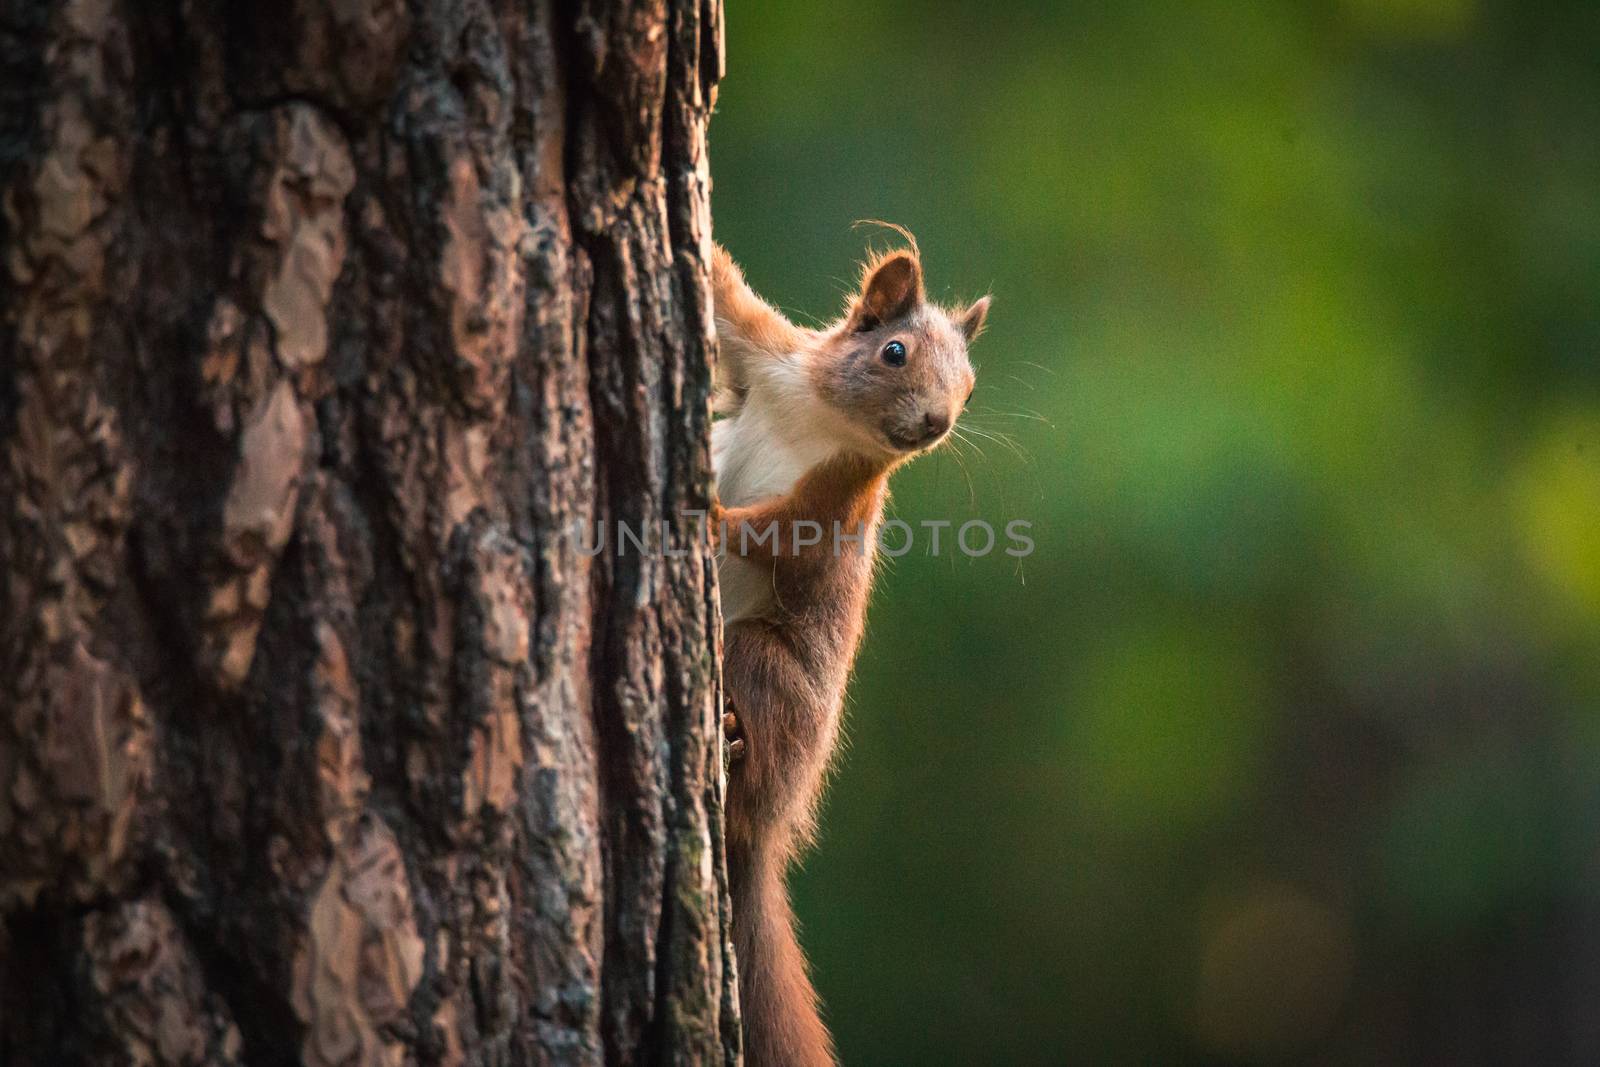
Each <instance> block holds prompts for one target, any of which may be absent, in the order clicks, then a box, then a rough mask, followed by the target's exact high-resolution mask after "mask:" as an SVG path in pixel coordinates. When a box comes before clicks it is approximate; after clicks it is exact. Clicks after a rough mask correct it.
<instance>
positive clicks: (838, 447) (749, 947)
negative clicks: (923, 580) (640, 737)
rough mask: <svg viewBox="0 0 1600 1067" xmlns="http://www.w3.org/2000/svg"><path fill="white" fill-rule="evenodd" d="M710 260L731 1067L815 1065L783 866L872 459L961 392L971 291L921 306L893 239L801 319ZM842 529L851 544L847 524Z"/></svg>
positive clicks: (826, 688) (886, 470)
mask: <svg viewBox="0 0 1600 1067" xmlns="http://www.w3.org/2000/svg"><path fill="white" fill-rule="evenodd" d="M712 266H713V271H712V278H713V288H714V296H715V302H716V316H717V337H718V340H719V342H720V348H721V353H722V361H721V366H720V368H719V376H718V378H719V407H720V408H721V409H722V410H724V411H727V412H730V413H731V417H730V418H727V419H724V420H722V421H720V422H718V423H717V424H716V426H715V428H714V430H713V438H714V440H713V453H714V456H715V460H716V467H717V475H718V493H719V504H718V506H717V509H716V512H715V513H714V516H713V517H714V519H715V520H716V521H717V528H718V534H719V537H720V542H721V547H722V552H723V562H722V573H723V585H724V593H723V601H724V614H725V616H726V619H727V630H726V635H725V642H724V669H723V679H724V686H725V690H726V695H727V699H728V702H729V705H730V707H731V708H732V709H733V710H734V712H735V713H736V714H737V730H738V732H739V734H740V742H741V743H739V744H738V750H739V751H740V758H739V759H738V760H737V761H736V762H734V763H733V765H732V766H731V768H730V770H729V776H728V797H727V806H728V814H727V845H728V863H729V871H730V877H731V882H732V889H733V921H734V941H735V948H736V950H737V953H738V961H739V994H740V1000H741V1008H742V1011H743V1014H744V1022H745V1057H746V1062H747V1063H749V1064H750V1065H751V1067H827V1065H830V1064H833V1063H834V1062H835V1057H834V1052H833V1044H832V1040H831V1039H830V1037H829V1035H828V1031H827V1029H826V1028H825V1027H824V1026H823V1024H822V1020H821V1017H820V1015H819V1012H818V1005H817V997H816V993H815V991H814V990H813V988H812V985H811V981H810V979H809V978H808V976H807V974H806V965H805V959H804V957H803V955H802V954H801V951H800V946H799V944H798V942H797V941H796V938H795V932H794V917H793V914H792V912H791V911H790V908H789V902H788V897H787V891H786V889H785V886H784V876H785V872H786V871H787V869H788V867H789V865H790V864H791V862H792V861H793V860H794V858H795V857H796V855H797V854H798V852H799V851H800V850H801V849H802V848H803V847H804V846H805V844H806V843H807V842H808V841H809V840H810V837H811V835H812V832H813V823H814V818H815V807H816V801H817V797H818V795H819V793H820V792H821V788H822V781H823V776H824V773H825V771H826V769H827V765H828V760H829V757H830V755H831V754H832V751H833V748H834V743H835V740H836V738H837V736H838V731H839V713H840V708H841V706H842V704H843V700H844V691H845V683H846V680H847V678H848V676H849V672H850V666H851V663H852V661H853V660H854V658H855V653H856V646H857V645H858V644H859V642H860V639H861V634H862V628H863V623H864V619H865V615H866V606H867V594H868V590H869V588H870V585H871V580H872V562H873V561H872V550H871V541H870V538H871V536H872V534H874V533H875V532H876V529H877V527H878V524H879V522H880V520H881V518H882V514H883V505H884V501H885V499H886V497H887V492H888V478H889V474H890V472H891V471H892V470H893V469H894V468H895V467H897V466H899V465H900V464H902V463H904V462H906V461H907V460H908V459H910V458H911V457H912V456H914V455H916V454H918V453H920V452H922V451H925V450H927V449H928V448H931V447H933V446H934V445H936V444H937V443H938V442H939V441H940V440H942V438H943V436H944V434H945V433H946V432H947V430H948V428H949V427H950V426H951V425H952V424H953V423H954V421H955V418H956V416H957V415H958V414H959V413H960V410H961V408H962V407H963V406H964V405H965V402H966V399H967V397H968V395H969V394H970V392H971V388H972V381H973V377H972V369H971V365H970V364H969V362H968V360H967V351H966V349H967V342H968V341H969V340H970V339H971V338H972V337H975V336H976V335H977V332H978V330H979V329H980V328H981V327H982V325H983V320H984V317H985V315H986V313H987V311H988V298H984V299H982V300H980V301H978V302H976V303H975V304H973V305H971V306H970V307H969V308H967V309H965V310H964V311H962V312H959V313H951V312H947V311H945V310H943V309H941V308H938V307H935V306H933V305H931V304H928V303H927V302H926V300H925V297H924V293H923V282H922V265H921V260H920V257H919V255H918V253H917V251H916V246H915V243H914V242H913V243H912V246H911V248H910V249H908V250H899V251H894V252H889V253H886V254H882V255H879V256H875V257H874V258H873V259H872V260H870V261H869V263H868V265H867V267H866V268H865V270H864V272H863V278H862V284H861V287H860V290H859V292H858V293H857V294H856V295H855V296H854V297H853V298H852V300H851V303H850V306H849V308H848V309H847V311H846V314H845V315H844V317H842V318H841V319H840V320H839V321H838V322H836V323H834V324H833V325H831V326H829V327H827V328H824V329H820V330H811V329H804V328H801V327H798V326H795V325H794V324H793V323H791V322H789V321H788V320H787V319H786V318H784V317H783V316H782V315H781V314H779V313H778V312H777V311H776V310H774V309H773V308H772V307H771V306H770V305H768V304H767V303H766V302H765V301H763V300H761V299H760V298H759V297H757V296H756V295H755V294H754V293H753V292H751V290H750V287H749V286H748V285H747V284H746V283H745V280H744V277H743V275H742V274H741V273H740V271H739V268H738V267H737V266H735V265H734V263H733V261H732V259H731V258H729V256H728V254H727V253H726V252H725V251H724V250H723V249H721V248H720V247H719V248H717V249H716V250H715V257H714V259H713V264H712ZM890 342H899V343H900V344H901V345H902V346H903V351H904V362H903V364H902V365H891V364H890V362H889V361H886V360H884V359H883V358H881V357H882V353H883V352H884V350H885V346H886V345H888V344H890ZM801 520H805V521H808V522H810V523H816V524H819V525H820V528H821V529H822V530H823V531H824V534H823V536H822V537H821V540H820V542H819V543H807V542H808V541H809V540H810V539H811V537H812V536H813V531H808V532H805V533H803V534H801V533H797V532H796V527H795V523H796V522H799V521H801ZM835 523H837V524H838V526H837V529H838V530H840V531H841V533H842V535H841V537H840V538H839V540H838V541H837V542H836V541H835V537H834V531H835V529H836V527H835ZM769 527H772V528H773V529H774V531H775V532H774V534H773V535H771V536H766V537H763V535H764V534H766V533H767V531H768V529H769ZM862 530H865V531H866V532H867V539H866V540H865V541H864V542H863V541H851V540H847V538H853V537H855V536H856V535H858V534H859V533H860V532H861V531H862Z"/></svg>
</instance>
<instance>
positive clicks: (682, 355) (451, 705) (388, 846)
mask: <svg viewBox="0 0 1600 1067" xmlns="http://www.w3.org/2000/svg"><path fill="white" fill-rule="evenodd" d="M720 18H721V10H720V2H719V0H655V2H649V0H640V2H638V3H634V4H626V3H618V4H613V5H606V4H598V3H585V2H583V0H571V2H564V3H559V4H557V3H552V2H549V0H497V2H495V3H489V2H485V0H409V2H408V3H402V2H400V0H282V2H268V3H247V2H244V0H237V2H231V3H215V4H206V3H202V2H200V0H0V63H3V70H0V91H3V99H0V193H3V200H0V244H3V258H0V271H3V272H4V279H3V283H0V294H3V295H0V301H3V308H0V311H3V318H0V323H3V325H0V331H3V332H0V344H3V350H0V670H3V672H4V681H3V682H0V915H3V919H4V923H3V927H0V1063H3V1064H6V1065H8V1067H9V1065H13V1064H15V1065H56V1064H73V1063H97V1064H98V1063H107V1064H162V1065H166V1064H174V1065H175V1064H202V1063H204V1064H224V1063H250V1064H280V1063H295V1062H298V1063H304V1064H312V1065H329V1067H331V1065H334V1064H340V1065H362V1067H365V1065H373V1067H376V1065H380V1064H382V1065H399V1064H409V1063H417V1064H500V1063H504V1064H518V1065H521V1064H534V1063H560V1064H588V1063H610V1064H635V1063H640V1064H642V1063H657V1062H663V1063H697V1064H698V1063H723V1062H727V1063H731V1062H734V1061H735V1060H736V1059H737V1046H738V1036H737V1019H736V1013H735V1010H734V1007H733V992H732V990H733V975H732V966H731V957H730V952H729V949H728V947H727V945H728V940H727V930H726V923H727V904H726V894H725V890H724V874H723V864H722V854H721V826H720V818H721V815H720V808H719V803H720V801H719V791H718V790H719V786H718V777H719V774H720V764H719V760H720V749H719V743H718V736H717V731H716V708H715V703H716V690H717V684H718V681H717V659H716V641H717V636H716V634H717V623H716V611H717V608H716V600H715V584H714V577H713V574H714V572H713V568H712V564H711V559H710V556H709V551H708V546H707V544H706V538H705V534H704V532H703V530H702V529H700V528H699V525H698V524H696V523H694V522H693V521H692V520H691V519H686V518H683V517H681V516H682V513H683V512H684V511H685V510H686V509H693V508H701V507H704V505H705V503H706V498H707V493H708V486H709V479H708V458H707V450H706V437H707V429H708V426H707V422H708V415H707V406H706V396H707V392H708V387H709V359H708V355H709V351H710V346H711V344H712V325H711V322H710V318H709V315H708V313H707V309H708V299H709V297H708V285H707V274H706V270H707V263H708V253H709V247H710V246H709V240H710V225H709V210H708V202H707V193H708V179H707V164H706V156H705V124H706V120H707V117H708V114H709V110H710V95H711V92H712V89H713V86H714V83H715V80H716V78H717V75H718V73H719V67H720V64H721V26H720ZM664 520H665V521H666V522H667V524H668V528H669V529H670V530H671V531H672V533H673V535H674V537H673V539H672V541H671V545H669V547H671V546H673V545H681V546H686V547H684V548H683V550H682V551H681V552H674V553H672V554H670V555H669V554H665V553H661V552H650V553H641V552H639V551H636V550H631V549H632V546H631V545H628V544H627V543H625V542H624V543H621V544H619V543H618V541H617V539H616V538H615V536H613V535H614V532H615V529H616V524H617V523H618V522H619V521H620V522H626V523H627V524H628V525H629V526H630V527H631V528H632V529H634V530H637V531H655V530H658V529H659V528H660V524H661V523H662V522H663V521H664ZM594 524H600V525H602V527H603V528H604V529H605V530H607V531H609V533H608V534H607V536H606V540H605V542H604V544H605V547H604V549H603V550H602V551H600V552H599V553H598V554H597V555H594V556H592V557H591V556H590V555H588V554H586V549H587V548H590V547H592V545H593V544H594V541H595V539H596V535H595V534H593V533H592V532H590V531H591V530H592V527H593V525H594ZM576 526H582V528H583V530H584V535H583V536H582V537H581V538H577V537H574V536H573V535H574V534H575V533H576Z"/></svg>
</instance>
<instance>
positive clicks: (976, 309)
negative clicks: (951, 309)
mask: <svg viewBox="0 0 1600 1067" xmlns="http://www.w3.org/2000/svg"><path fill="white" fill-rule="evenodd" d="M989 300H990V298H989V297H987V296H980V297H978V299H976V300H974V301H973V302H972V306H971V307H969V308H967V310H965V311H963V312H962V313H961V314H960V316H959V317H957V319H956V325H957V326H960V327H961V332H962V333H963V334H965V335H966V338H967V343H968V344H971V343H972V342H973V341H976V340H977V339H978V335H979V334H980V333H982V332H983V324H984V321H985V320H986V319H988V317H989Z"/></svg>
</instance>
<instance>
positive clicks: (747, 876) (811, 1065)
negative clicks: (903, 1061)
mask: <svg viewBox="0 0 1600 1067" xmlns="http://www.w3.org/2000/svg"><path fill="white" fill-rule="evenodd" d="M739 851H740V850H737V849H730V850H729V856H728V861H729V863H728V866H729V870H728V874H729V880H730V883H731V888H732V890H733V941H734V950H735V951H736V952H737V954H738V960H739V1010H740V1013H741V1014H742V1015H743V1016H744V1061H745V1063H746V1064H747V1065H748V1067H835V1065H836V1064H837V1063H838V1060H837V1058H836V1057H835V1056H834V1052H833V1039H832V1038H831V1037H830V1036H828V1030H827V1027H825V1026H823V1025H822V1016H821V1015H820V1014H819V1011H818V1005H817V993H816V990H815V989H813V988H812V987H811V979H810V977H808V976H807V974H806V961H805V957H804V956H803V955H802V954H801V952H800V943H799V941H798V940H796V938H795V932H794V913H793V912H792V911H791V910H790V908H789V894H788V891H787V890H786V889H785V887H784V884H783V868H784V864H783V861H782V859H781V858H780V857H778V856H777V855H774V854H771V853H759V852H758V853H755V854H745V855H739V854H738V852H739Z"/></svg>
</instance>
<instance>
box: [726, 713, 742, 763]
mask: <svg viewBox="0 0 1600 1067" xmlns="http://www.w3.org/2000/svg"><path fill="white" fill-rule="evenodd" d="M722 736H723V737H725V738H727V740H728V760H729V762H732V763H738V762H739V761H740V760H741V759H743V758H744V749H745V742H744V733H743V731H741V730H740V729H739V716H737V715H735V714H734V713H733V712H731V711H728V712H724V713H723V715H722Z"/></svg>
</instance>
